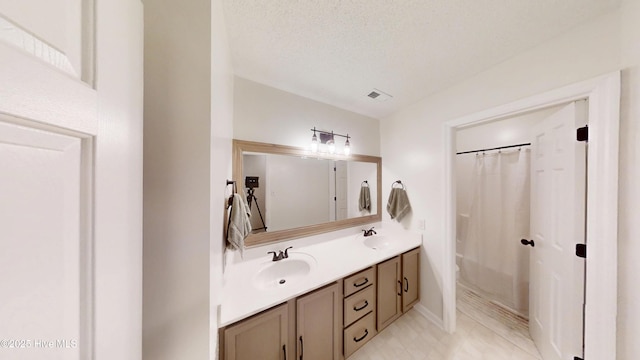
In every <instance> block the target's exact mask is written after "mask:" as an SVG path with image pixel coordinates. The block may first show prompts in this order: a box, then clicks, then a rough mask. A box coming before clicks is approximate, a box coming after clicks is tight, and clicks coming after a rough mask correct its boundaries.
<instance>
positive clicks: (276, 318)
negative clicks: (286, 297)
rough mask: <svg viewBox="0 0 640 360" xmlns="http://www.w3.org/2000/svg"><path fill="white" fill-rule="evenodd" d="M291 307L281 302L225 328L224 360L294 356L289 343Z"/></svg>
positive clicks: (279, 358) (270, 359) (277, 358)
mask: <svg viewBox="0 0 640 360" xmlns="http://www.w3.org/2000/svg"><path fill="white" fill-rule="evenodd" d="M288 311H289V307H288V305H287V304H282V305H280V306H277V307H275V308H273V309H271V310H268V311H265V312H264V313H262V314H259V315H256V316H253V317H251V318H249V319H247V320H244V321H242V322H240V323H238V324H235V325H232V326H229V327H228V328H226V329H225V330H224V359H225V360H256V359H261V360H286V359H287V358H289V359H292V357H289V356H291V355H292V354H289V351H290V347H289V346H288V345H287V339H288V335H289V331H288V330H289V329H288V327H289V321H288V320H289V318H288Z"/></svg>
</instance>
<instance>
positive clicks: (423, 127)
mask: <svg viewBox="0 0 640 360" xmlns="http://www.w3.org/2000/svg"><path fill="white" fill-rule="evenodd" d="M620 31H621V30H620V12H617V11H616V12H613V13H610V14H608V15H605V16H602V17H600V18H598V19H595V20H593V21H591V22H589V23H586V24H584V25H582V26H580V27H578V28H575V29H573V30H571V31H569V32H567V33H566V34H564V35H562V36H560V37H558V38H555V39H553V40H551V41H548V42H546V43H544V44H541V45H540V46H538V47H536V48H533V49H531V50H529V51H526V52H524V53H522V54H520V55H518V56H516V57H514V58H512V59H509V60H507V61H505V62H504V63H502V64H499V65H497V66H495V67H493V68H491V69H488V70H487V71H485V72H483V73H480V74H478V75H476V76H473V77H471V78H469V79H467V80H465V81H463V82H461V83H459V84H457V85H455V86H453V87H451V88H448V89H446V90H444V91H441V92H439V93H436V94H433V95H432V96H429V97H427V98H425V99H423V100H422V101H420V102H418V103H416V104H414V105H413V106H411V107H408V108H406V109H403V110H402V111H400V112H398V113H396V114H394V115H392V116H390V117H389V118H388V119H385V120H383V121H382V122H381V134H382V137H381V150H382V158H383V160H384V161H383V173H382V176H383V184H387V183H391V182H392V181H394V180H396V179H400V180H402V181H403V183H405V184H406V186H407V192H408V194H409V198H410V200H411V204H412V207H413V213H412V214H411V215H409V216H407V217H406V218H405V219H403V221H402V225H403V226H404V227H406V228H410V229H414V230H417V224H418V221H417V220H421V219H424V220H425V223H426V229H425V230H424V231H423V239H424V248H423V254H422V259H423V261H422V270H421V271H422V274H421V275H422V276H421V289H422V292H421V304H422V305H424V306H425V307H426V309H427V310H428V311H430V312H431V313H432V314H433V315H434V316H435V317H437V318H440V319H441V318H442V283H441V281H442V280H441V279H442V272H443V261H444V260H443V258H442V254H443V248H444V244H445V241H448V239H445V238H444V230H445V229H444V218H445V214H444V204H445V194H444V183H443V181H444V176H443V171H444V136H443V131H442V128H443V127H442V124H443V122H445V121H447V120H451V119H454V118H456V117H459V116H462V115H465V114H470V113H473V112H476V111H479V110H483V109H488V108H491V107H494V106H498V105H501V104H505V103H508V102H510V101H514V100H517V99H520V98H523V97H527V96H531V95H534V94H538V93H541V92H544V91H547V90H551V89H555V88H558V87H561V86H563V85H567V84H571V83H574V82H577V81H580V80H584V79H588V78H591V77H595V76H597V75H600V74H603V73H607V72H610V71H613V70H616V69H618V68H619V66H620V56H621V55H620ZM407 144H411V145H410V146H407ZM388 194H389V189H387V188H386V187H383V198H385V197H386V196H388ZM385 219H388V215H387V214H386V213H384V214H383V220H385Z"/></svg>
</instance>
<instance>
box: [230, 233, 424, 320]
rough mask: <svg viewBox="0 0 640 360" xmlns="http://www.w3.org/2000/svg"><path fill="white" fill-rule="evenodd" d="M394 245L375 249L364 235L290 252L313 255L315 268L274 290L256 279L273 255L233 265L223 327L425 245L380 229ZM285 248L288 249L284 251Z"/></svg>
mask: <svg viewBox="0 0 640 360" xmlns="http://www.w3.org/2000/svg"><path fill="white" fill-rule="evenodd" d="M376 231H378V235H374V236H385V237H386V238H387V239H388V240H389V243H390V244H391V245H390V246H389V247H388V248H386V249H380V250H374V249H371V248H369V247H367V246H365V245H364V243H363V242H364V240H365V238H364V237H363V235H362V233H360V234H358V235H349V236H345V237H341V238H337V239H334V240H331V241H325V242H322V243H318V244H313V245H308V246H304V247H299V248H296V247H295V245H294V248H293V249H290V250H289V259H284V260H280V261H287V260H290V259H296V258H302V257H305V256H306V255H311V256H312V257H313V258H314V259H315V266H312V267H311V271H310V272H309V273H308V274H307V275H306V276H304V277H302V278H299V279H292V281H288V282H287V283H285V284H283V285H277V286H276V287H274V288H271V289H259V288H257V287H256V286H255V285H254V281H253V280H254V277H255V276H256V274H257V273H258V272H259V270H260V269H261V268H263V267H264V266H267V265H268V264H270V263H271V262H272V261H271V255H267V254H265V256H262V257H260V258H257V259H252V260H248V261H243V262H239V263H237V264H230V265H229V266H227V268H226V270H225V274H224V278H223V287H222V299H221V308H220V327H224V326H227V325H230V324H232V323H234V322H236V321H239V320H242V319H244V318H246V317H249V316H251V315H254V314H257V313H259V312H260V311H263V310H266V309H268V308H270V307H272V306H275V305H278V304H281V303H283V302H285V301H287V300H290V299H293V298H295V297H297V296H300V295H303V294H305V293H307V292H309V291H312V290H314V289H318V288H320V287H322V286H324V285H327V284H330V283H332V282H334V281H336V280H338V279H341V278H343V277H345V276H348V275H350V274H353V273H356V272H358V271H360V270H363V269H365V268H367V267H369V266H372V265H374V264H377V263H379V262H381V261H384V260H386V259H390V258H392V257H394V256H396V255H398V254H401V253H403V252H406V251H408V250H411V249H413V248H416V247H418V246H420V245H421V244H422V236H421V235H420V234H416V233H413V232H409V231H403V230H395V229H394V230H387V229H376ZM282 249H284V247H283V248H282Z"/></svg>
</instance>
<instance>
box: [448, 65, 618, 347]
mask: <svg viewBox="0 0 640 360" xmlns="http://www.w3.org/2000/svg"><path fill="white" fill-rule="evenodd" d="M581 99H587V100H588V101H589V110H588V111H589V129H590V131H589V146H588V149H587V157H588V161H589V166H588V169H587V204H586V209H587V219H586V220H587V229H586V242H587V244H588V248H589V251H588V255H587V258H586V259H585V261H586V271H585V277H586V279H585V298H586V301H585V321H584V327H585V332H584V336H585V337H584V342H585V344H584V345H585V348H584V355H585V358H588V359H607V358H615V354H616V315H617V297H618V291H617V290H618V289H617V266H618V243H617V238H618V151H619V145H618V143H619V140H618V137H619V123H620V71H616V72H613V73H610V74H606V75H604V76H600V77H597V78H594V79H591V80H587V81H583V82H579V83H576V84H572V85H568V86H565V87H561V88H559V89H555V90H551V91H547V92H544V93H542V94H539V95H534V96H531V97H527V98H524V99H521V100H517V101H514V102H511V103H508V104H505V105H501V106H497V107H494V108H491V109H487V110H483V111H480V112H476V113H473V114H470V115H466V116H462V117H459V118H456V119H453V120H450V121H447V122H446V123H444V128H443V136H444V144H445V146H444V148H445V152H444V157H445V171H444V186H445V192H444V196H445V201H444V202H445V239H446V240H445V246H444V248H443V254H442V255H443V258H444V265H443V266H444V268H443V275H442V276H443V282H442V284H443V325H444V329H445V330H446V331H448V332H450V333H453V332H454V331H455V329H456V262H455V260H456V259H455V256H456V217H455V216H456V193H455V166H454V165H455V152H456V140H455V132H456V130H457V129H458V128H462V127H465V126H469V125H471V124H474V125H476V124H480V123H484V122H489V121H493V120H498V119H503V118H508V117H513V116H517V115H522V114H524V113H528V112H532V111H535V110H540V109H543V108H547V107H550V106H555V105H560V104H564V103H568V102H571V101H576V100H581Z"/></svg>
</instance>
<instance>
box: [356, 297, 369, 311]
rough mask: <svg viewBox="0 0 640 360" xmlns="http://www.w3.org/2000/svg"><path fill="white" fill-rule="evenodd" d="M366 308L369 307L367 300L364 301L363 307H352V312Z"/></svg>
mask: <svg viewBox="0 0 640 360" xmlns="http://www.w3.org/2000/svg"><path fill="white" fill-rule="evenodd" d="M367 306H369V302H368V301H367V300H365V301H364V305H362V306H361V307H355V306H354V307H353V310H355V311H360V310H362V309H365V308H366V307H367Z"/></svg>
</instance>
